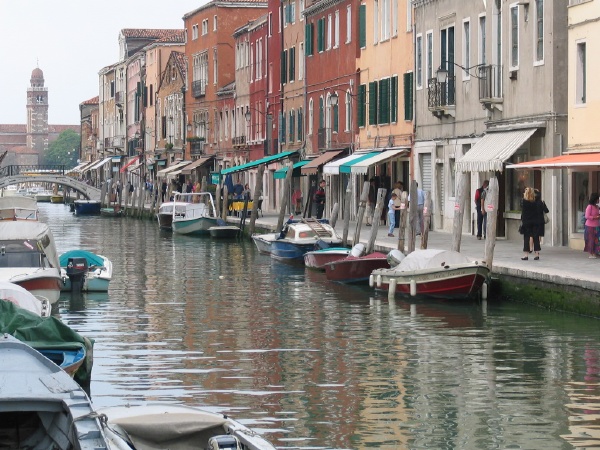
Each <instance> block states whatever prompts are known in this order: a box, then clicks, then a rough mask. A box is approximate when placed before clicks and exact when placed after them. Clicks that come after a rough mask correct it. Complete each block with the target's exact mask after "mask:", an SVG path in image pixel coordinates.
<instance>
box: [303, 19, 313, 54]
mask: <svg viewBox="0 0 600 450" xmlns="http://www.w3.org/2000/svg"><path fill="white" fill-rule="evenodd" d="M313 27H314V25H313V24H312V23H307V24H306V26H305V27H304V33H305V36H304V42H305V44H304V47H305V48H306V56H312V55H313Z"/></svg>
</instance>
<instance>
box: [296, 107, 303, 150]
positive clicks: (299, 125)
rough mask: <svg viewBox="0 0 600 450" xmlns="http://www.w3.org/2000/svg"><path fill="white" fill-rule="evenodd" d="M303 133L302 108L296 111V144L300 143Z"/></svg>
mask: <svg viewBox="0 0 600 450" xmlns="http://www.w3.org/2000/svg"><path fill="white" fill-rule="evenodd" d="M303 132H304V115H303V114H302V108H299V109H298V133H296V134H297V135H298V142H300V141H302V138H303Z"/></svg>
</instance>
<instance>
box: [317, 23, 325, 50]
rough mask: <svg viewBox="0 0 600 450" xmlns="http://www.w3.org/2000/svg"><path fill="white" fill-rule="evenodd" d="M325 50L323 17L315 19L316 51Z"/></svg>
mask: <svg viewBox="0 0 600 450" xmlns="http://www.w3.org/2000/svg"><path fill="white" fill-rule="evenodd" d="M323 51H325V19H319V20H318V21H317V52H319V53H321V52H323Z"/></svg>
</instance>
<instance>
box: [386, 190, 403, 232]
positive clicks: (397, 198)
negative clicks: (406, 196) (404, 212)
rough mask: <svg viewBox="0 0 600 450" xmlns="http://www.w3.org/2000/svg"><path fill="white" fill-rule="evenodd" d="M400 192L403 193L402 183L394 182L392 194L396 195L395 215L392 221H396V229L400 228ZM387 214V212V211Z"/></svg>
mask: <svg viewBox="0 0 600 450" xmlns="http://www.w3.org/2000/svg"><path fill="white" fill-rule="evenodd" d="M402 192H404V185H403V184H402V181H396V183H395V184H394V189H393V190H392V194H396V201H395V202H394V206H395V207H396V208H395V215H394V220H395V221H396V228H399V227H400V205H401V204H402ZM388 212H389V211H388Z"/></svg>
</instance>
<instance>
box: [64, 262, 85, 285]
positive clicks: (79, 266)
mask: <svg viewBox="0 0 600 450" xmlns="http://www.w3.org/2000/svg"><path fill="white" fill-rule="evenodd" d="M87 271H88V265H87V260H86V259H85V258H69V260H68V263H67V276H68V277H69V280H71V292H81V290H82V289H83V283H84V281H85V276H86V274H87Z"/></svg>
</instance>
